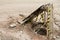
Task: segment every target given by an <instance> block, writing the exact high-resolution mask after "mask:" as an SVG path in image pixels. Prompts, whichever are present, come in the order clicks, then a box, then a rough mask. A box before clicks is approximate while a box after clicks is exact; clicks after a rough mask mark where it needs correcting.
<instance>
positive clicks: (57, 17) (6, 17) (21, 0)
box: [0, 0, 60, 40]
mask: <svg viewBox="0 0 60 40" xmlns="http://www.w3.org/2000/svg"><path fill="white" fill-rule="evenodd" d="M47 3H53V6H54V10H53V13H54V15H53V18H54V22H55V23H54V28H55V29H56V30H57V31H58V30H59V27H60V8H59V7H60V0H38V1H37V0H0V40H45V39H46V38H45V37H44V36H43V37H38V35H36V34H34V33H33V32H32V31H31V30H29V29H28V27H26V28H25V29H24V30H23V31H21V30H22V27H20V26H21V25H19V24H17V27H15V28H9V25H10V24H11V22H13V23H15V22H16V21H17V20H22V19H21V17H20V16H19V14H23V15H25V17H27V16H28V15H29V14H30V13H32V12H33V11H35V10H36V9H37V8H38V7H40V6H41V5H43V4H47ZM11 17H12V18H11ZM26 32H28V33H26ZM58 32H59V31H58ZM56 34H57V33H56ZM54 38H55V37H54ZM59 38H60V37H58V38H57V39H55V40H60V39H59Z"/></svg>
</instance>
